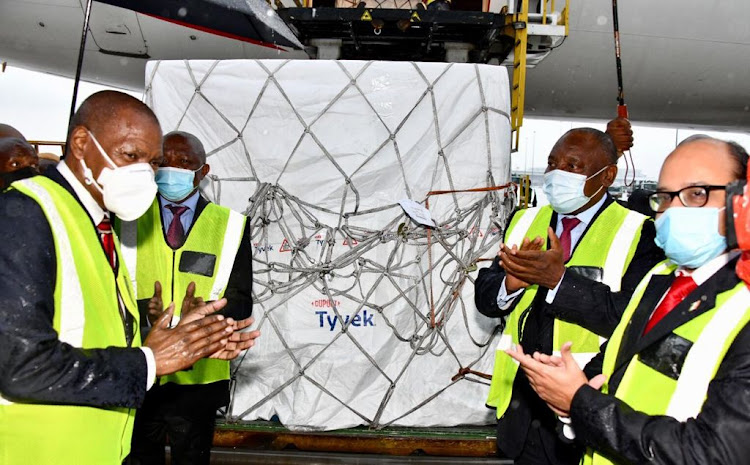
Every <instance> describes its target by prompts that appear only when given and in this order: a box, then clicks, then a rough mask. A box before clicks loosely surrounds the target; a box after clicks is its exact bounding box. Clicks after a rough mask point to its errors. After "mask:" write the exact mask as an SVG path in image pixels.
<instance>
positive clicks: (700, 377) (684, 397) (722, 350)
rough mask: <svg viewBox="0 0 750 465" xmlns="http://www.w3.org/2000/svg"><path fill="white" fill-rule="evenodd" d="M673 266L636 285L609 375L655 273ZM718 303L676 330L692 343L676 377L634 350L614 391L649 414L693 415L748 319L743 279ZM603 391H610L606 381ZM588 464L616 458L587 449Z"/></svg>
mask: <svg viewBox="0 0 750 465" xmlns="http://www.w3.org/2000/svg"><path fill="white" fill-rule="evenodd" d="M674 269H675V266H674V265H670V264H667V263H666V262H663V263H662V264H659V265H657V267H656V268H655V269H654V270H652V271H651V272H650V273H649V274H648V275H647V276H646V278H644V280H643V281H642V282H641V284H640V285H639V286H638V290H637V291H636V293H635V294H634V295H633V299H632V300H631V301H630V304H629V305H628V309H627V310H626V313H625V314H624V315H623V319H622V320H621V322H620V324H619V325H618V328H617V330H616V331H615V333H614V334H613V335H612V339H610V342H609V345H608V347H607V351H606V353H605V362H604V369H603V373H604V374H606V375H607V377H608V378H609V377H611V375H612V373H613V371H614V368H615V360H616V358H617V355H618V353H619V351H620V347H621V344H622V338H623V336H624V334H625V331H626V330H627V327H628V324H629V322H630V320H631V319H632V317H633V314H634V313H635V310H636V309H637V308H638V305H639V303H640V301H641V299H642V298H643V294H644V292H645V288H646V287H647V284H648V282H649V281H650V279H651V276H652V275H654V274H661V275H667V274H670V273H672V272H673V271H674ZM716 303H717V307H715V308H713V309H710V310H707V311H705V312H704V313H702V314H700V315H698V316H697V317H695V318H693V319H691V320H689V321H687V322H685V323H684V324H683V325H681V326H680V327H678V328H675V329H674V330H673V334H675V335H678V336H680V337H682V338H684V339H686V340H688V341H690V342H691V343H692V345H691V346H690V348H689V349H688V353H687V356H686V357H685V360H684V363H683V365H682V368H681V369H680V371H679V375H678V377H677V379H676V380H675V379H674V378H672V377H670V376H667V375H665V374H662V373H660V372H659V371H656V370H654V369H653V368H651V367H649V366H648V365H646V364H644V363H643V362H642V361H641V360H640V356H639V355H638V354H636V355H635V356H633V358H632V359H631V360H630V362H628V366H627V368H626V369H625V374H624V375H623V377H622V380H621V382H620V384H619V386H618V388H617V392H616V393H615V396H616V397H617V398H619V399H622V400H623V401H624V402H626V403H627V404H628V405H629V406H630V407H632V408H633V409H635V410H639V411H642V412H644V413H646V414H647V415H667V416H671V417H673V418H675V419H676V420H678V421H681V422H685V421H687V420H688V419H690V418H695V417H697V416H698V414H699V413H700V411H701V408H702V407H703V403H704V402H705V400H706V394H707V392H708V385H709V384H710V382H711V380H712V379H713V377H714V376H715V375H716V372H717V371H718V368H719V366H720V365H721V362H722V361H723V359H724V356H725V355H726V353H727V351H728V350H729V348H730V346H731V345H732V343H733V342H734V339H735V337H736V336H737V334H738V333H739V332H740V331H741V330H742V328H744V327H745V326H746V325H747V324H748V322H749V321H750V291H748V289H747V287H746V286H745V284H744V283H739V284H738V285H736V286H735V287H734V288H733V289H730V290H728V291H725V292H723V293H721V294H719V295H717V296H716ZM603 391H604V392H607V391H608V385H606V384H605V386H604V389H603ZM583 463H584V464H587V465H588V464H596V465H600V464H601V465H605V464H606V465H611V464H613V462H611V461H610V460H608V459H607V458H606V457H604V456H602V455H600V454H598V453H596V452H595V451H593V450H591V449H589V450H588V451H587V454H586V456H585V457H584V461H583Z"/></svg>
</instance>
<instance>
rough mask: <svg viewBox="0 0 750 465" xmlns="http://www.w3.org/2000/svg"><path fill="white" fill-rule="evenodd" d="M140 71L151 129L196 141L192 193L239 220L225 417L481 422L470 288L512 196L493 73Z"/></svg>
mask: <svg viewBox="0 0 750 465" xmlns="http://www.w3.org/2000/svg"><path fill="white" fill-rule="evenodd" d="M146 77H147V88H146V92H147V93H146V101H147V103H148V104H149V105H150V106H151V107H152V108H153V109H154V111H155V112H156V114H157V116H158V117H159V119H160V121H161V123H162V127H163V130H164V132H167V131H171V130H176V129H179V130H183V131H188V132H191V133H193V134H195V135H196V136H198V137H199V138H200V139H201V140H202V141H203V143H204V145H205V146H206V150H207V153H208V155H209V159H208V163H209V164H210V166H211V174H210V175H209V178H210V179H209V180H208V181H207V182H206V184H205V185H203V186H201V187H202V190H203V192H204V194H205V195H206V196H208V197H209V198H211V199H212V200H213V201H215V202H217V203H220V204H222V205H226V206H229V207H230V208H233V209H235V210H238V211H242V212H244V213H245V214H246V215H247V216H248V221H249V224H251V227H252V229H251V235H252V242H253V250H254V253H253V277H252V279H253V298H254V307H253V315H254V316H255V318H256V325H255V327H257V328H260V329H261V331H262V333H263V335H262V337H261V339H259V343H258V345H257V346H256V347H254V348H253V349H252V350H250V351H247V352H246V353H245V354H243V356H241V357H240V358H239V359H238V360H237V361H235V362H234V363H233V367H232V373H233V376H234V382H233V392H232V403H231V405H230V409H229V412H228V414H229V416H230V417H231V418H232V419H236V420H253V419H270V418H272V417H273V416H277V417H278V418H279V419H280V420H281V422H282V423H283V424H285V425H286V426H287V427H290V428H295V429H336V428H344V427H351V426H356V425H368V426H370V427H372V428H382V427H386V426H391V425H400V426H449V425H456V424H487V423H491V422H492V421H493V412H490V411H489V410H487V409H486V408H485V407H484V400H485V398H486V395H487V390H488V381H487V380H486V378H485V377H483V376H482V373H491V370H492V365H493V362H494V352H495V351H494V344H493V341H494V339H495V338H496V337H498V330H499V327H498V324H499V321H491V320H489V319H487V318H484V317H482V316H481V315H478V314H477V311H476V309H475V306H474V303H473V280H474V278H475V276H476V269H477V263H478V262H481V261H482V260H483V259H484V260H486V259H487V258H491V257H492V256H493V255H494V253H495V252H496V249H497V244H498V242H499V240H500V239H501V238H502V226H503V225H504V224H505V222H506V220H507V218H508V216H509V215H510V213H511V211H512V208H513V205H514V204H515V194H514V189H513V186H511V185H510V184H509V179H510V163H509V152H510V124H509V118H508V113H509V108H508V100H509V99H508V97H509V90H508V79H507V71H506V70H505V69H504V68H500V67H492V66H485V65H457V64H445V63H404V62H401V63H392V62H391V63H385V62H356V61H350V62H335V61H281V60H279V61H273V60H259V61H251V60H240V61H186V62H183V61H179V62H178V61H162V62H151V63H149V65H148V66H147V70H146ZM401 199H412V200H415V201H417V202H420V203H422V204H423V205H428V206H429V211H430V213H431V216H432V218H433V220H434V221H435V223H436V225H437V226H436V227H435V228H428V227H425V226H422V225H419V224H418V223H417V222H415V221H413V220H411V219H410V217H409V216H408V215H407V214H406V213H405V211H404V210H403V209H402V208H401V207H400V206H399V204H398V201H399V200H401Z"/></svg>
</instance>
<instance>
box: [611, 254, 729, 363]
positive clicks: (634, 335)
mask: <svg viewBox="0 0 750 465" xmlns="http://www.w3.org/2000/svg"><path fill="white" fill-rule="evenodd" d="M736 263H737V259H736V258H735V259H733V260H730V261H729V262H728V263H727V264H726V265H724V266H723V267H722V268H721V269H719V271H717V272H716V273H715V274H714V275H713V276H711V277H710V278H709V279H708V280H706V281H705V282H704V283H703V284H701V285H700V286H698V287H697V288H696V289H695V290H693V292H691V293H690V294H689V295H688V296H687V298H685V299H684V300H683V301H682V302H680V303H679V304H678V305H677V306H676V307H675V308H674V309H672V311H671V312H669V313H668V314H667V315H665V316H664V318H663V319H662V320H661V321H659V323H657V324H656V326H654V327H653V328H652V329H651V331H649V332H648V333H647V334H646V335H643V328H644V327H645V326H646V323H647V322H648V320H649V318H650V317H651V313H652V312H653V310H654V309H655V308H656V304H657V303H658V301H659V299H660V298H661V296H662V295H664V293H665V292H666V291H667V289H668V287H669V285H670V284H671V283H672V281H673V280H674V276H673V275H669V276H659V275H657V276H653V277H652V278H651V282H650V283H649V287H648V288H647V289H646V293H644V297H643V299H641V303H640V304H639V305H638V308H637V309H636V312H635V313H634V314H633V318H632V319H631V323H630V325H629V328H628V330H627V333H626V337H625V338H623V343H622V344H621V345H620V353H619V354H618V357H617V365H616V367H615V371H617V370H619V369H621V368H622V367H623V366H626V365H627V364H628V362H630V360H631V359H632V358H633V356H634V355H636V354H638V353H640V352H642V351H643V350H644V349H645V348H647V347H649V346H650V345H652V344H654V343H659V342H660V341H661V340H662V339H663V338H664V337H665V336H667V335H669V334H670V333H672V332H673V331H674V330H675V329H676V328H679V327H680V326H682V325H684V324H685V323H687V322H688V321H690V320H692V319H693V318H696V317H698V316H700V315H702V314H704V313H705V312H707V311H709V310H711V309H713V308H715V306H716V296H717V295H719V294H721V293H722V292H726V291H728V290H730V289H733V288H734V287H735V286H736V285H737V284H738V283H739V282H740V280H739V278H738V277H737V274H736V273H735V271H734V267H735V265H736ZM652 285H653V287H652ZM649 291H650V292H649ZM647 293H650V294H651V295H648V296H647V295H646V294H647Z"/></svg>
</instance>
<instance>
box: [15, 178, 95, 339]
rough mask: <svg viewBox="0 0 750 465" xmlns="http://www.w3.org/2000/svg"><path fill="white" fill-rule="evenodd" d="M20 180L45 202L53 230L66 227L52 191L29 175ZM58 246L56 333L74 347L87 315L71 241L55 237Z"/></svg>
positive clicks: (59, 230)
mask: <svg viewBox="0 0 750 465" xmlns="http://www.w3.org/2000/svg"><path fill="white" fill-rule="evenodd" d="M17 182H18V183H19V184H20V186H18V187H21V186H22V187H23V188H25V189H28V190H29V191H31V192H32V193H33V194H34V195H35V196H36V197H37V198H38V199H39V200H40V201H41V204H42V205H44V207H45V208H44V212H45V214H46V215H47V220H48V221H49V223H50V227H51V228H52V231H54V232H57V233H58V234H59V233H61V232H63V231H65V223H64V222H63V219H62V218H61V217H60V212H59V211H58V210H57V208H55V206H54V205H55V202H54V201H53V200H52V196H50V194H49V192H47V190H46V189H45V188H43V187H42V186H40V185H39V184H37V183H36V182H34V181H31V180H30V179H24V180H22V181H17ZM55 249H56V250H57V253H58V256H59V257H60V265H59V267H60V268H61V271H62V273H61V274H62V275H61V276H60V277H59V279H60V280H61V283H60V289H61V292H60V308H61V309H63V311H62V312H60V330H59V333H58V336H57V337H58V339H60V341H61V342H65V343H68V344H70V345H72V346H73V347H81V346H82V345H83V326H84V325H85V324H86V316H85V313H84V306H83V293H82V292H81V283H80V281H79V280H78V272H77V271H76V267H75V262H74V261H73V251H72V250H71V248H70V241H66V240H60V241H56V242H55Z"/></svg>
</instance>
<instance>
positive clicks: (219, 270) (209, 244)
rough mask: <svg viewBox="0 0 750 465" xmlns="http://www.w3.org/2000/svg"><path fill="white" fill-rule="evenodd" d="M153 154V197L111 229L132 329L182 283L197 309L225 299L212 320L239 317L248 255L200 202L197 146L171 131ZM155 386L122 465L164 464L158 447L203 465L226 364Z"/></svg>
mask: <svg viewBox="0 0 750 465" xmlns="http://www.w3.org/2000/svg"><path fill="white" fill-rule="evenodd" d="M163 149H164V160H163V162H162V164H161V166H160V167H159V170H158V171H157V173H156V184H157V185H158V189H159V195H158V196H157V198H156V200H154V201H153V202H152V203H151V205H150V208H149V210H148V212H146V214H145V215H143V216H142V217H141V218H140V219H139V220H138V221H137V222H135V221H134V222H124V223H122V224H120V225H118V227H119V229H120V235H121V236H122V238H123V239H122V242H123V246H122V248H123V254H124V257H125V263H126V264H127V266H128V269H129V271H130V274H131V276H133V277H134V278H135V282H134V286H133V287H134V288H135V293H136V298H137V299H138V306H139V309H140V312H141V318H142V320H141V321H143V322H144V324H145V322H146V321H155V320H156V319H157V318H159V317H160V316H161V314H162V312H163V306H164V305H163V302H166V303H168V302H171V301H173V300H177V299H176V298H175V296H180V295H181V294H177V292H178V290H181V289H183V288H185V287H186V286H188V284H189V283H194V286H195V289H194V295H195V296H196V298H198V299H200V300H201V301H203V300H205V301H212V300H216V299H218V298H221V297H226V298H227V300H228V303H227V306H226V307H225V308H224V309H222V310H221V312H220V313H221V314H223V315H225V316H227V317H231V318H234V319H236V320H243V319H245V318H248V317H249V316H250V314H251V312H252V305H253V303H252V249H251V243H250V237H249V230H250V228H249V227H248V226H247V225H246V220H245V217H244V216H243V215H241V214H239V213H236V212H233V211H231V210H229V209H228V208H225V207H221V206H219V205H216V204H214V203H211V202H209V201H208V200H206V199H205V198H203V196H201V194H200V192H199V191H198V185H199V184H200V182H201V181H202V180H203V178H204V177H205V176H206V174H208V172H209V169H210V167H209V165H208V164H206V152H205V150H204V148H203V144H201V142H200V140H198V138H197V137H195V136H194V135H192V134H188V133H186V132H179V131H175V132H171V133H169V134H167V135H165V136H164V142H163ZM152 294H153V295H152ZM175 315H176V317H179V316H180V314H179V312H175ZM146 331H147V329H144V333H145V332H146ZM159 384H160V386H158V387H156V388H154V389H152V390H151V391H149V393H148V395H147V396H146V401H145V403H144V405H143V407H142V408H141V409H140V410H139V411H138V415H137V416H136V422H135V429H134V432H133V448H132V453H131V463H132V464H133V465H156V464H160V465H162V464H164V463H165V451H164V446H165V443H166V442H167V440H168V442H169V446H170V451H171V457H172V463H175V464H178V465H179V464H183V463H190V464H208V463H209V459H210V450H211V444H212V440H213V433H214V424H215V417H216V410H217V408H219V407H223V406H226V405H227V404H228V403H229V362H226V361H221V360H201V361H199V362H198V363H196V364H195V365H194V366H192V367H190V369H188V370H185V371H181V372H178V373H175V374H173V375H170V376H165V377H162V378H161V379H160V380H159Z"/></svg>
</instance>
